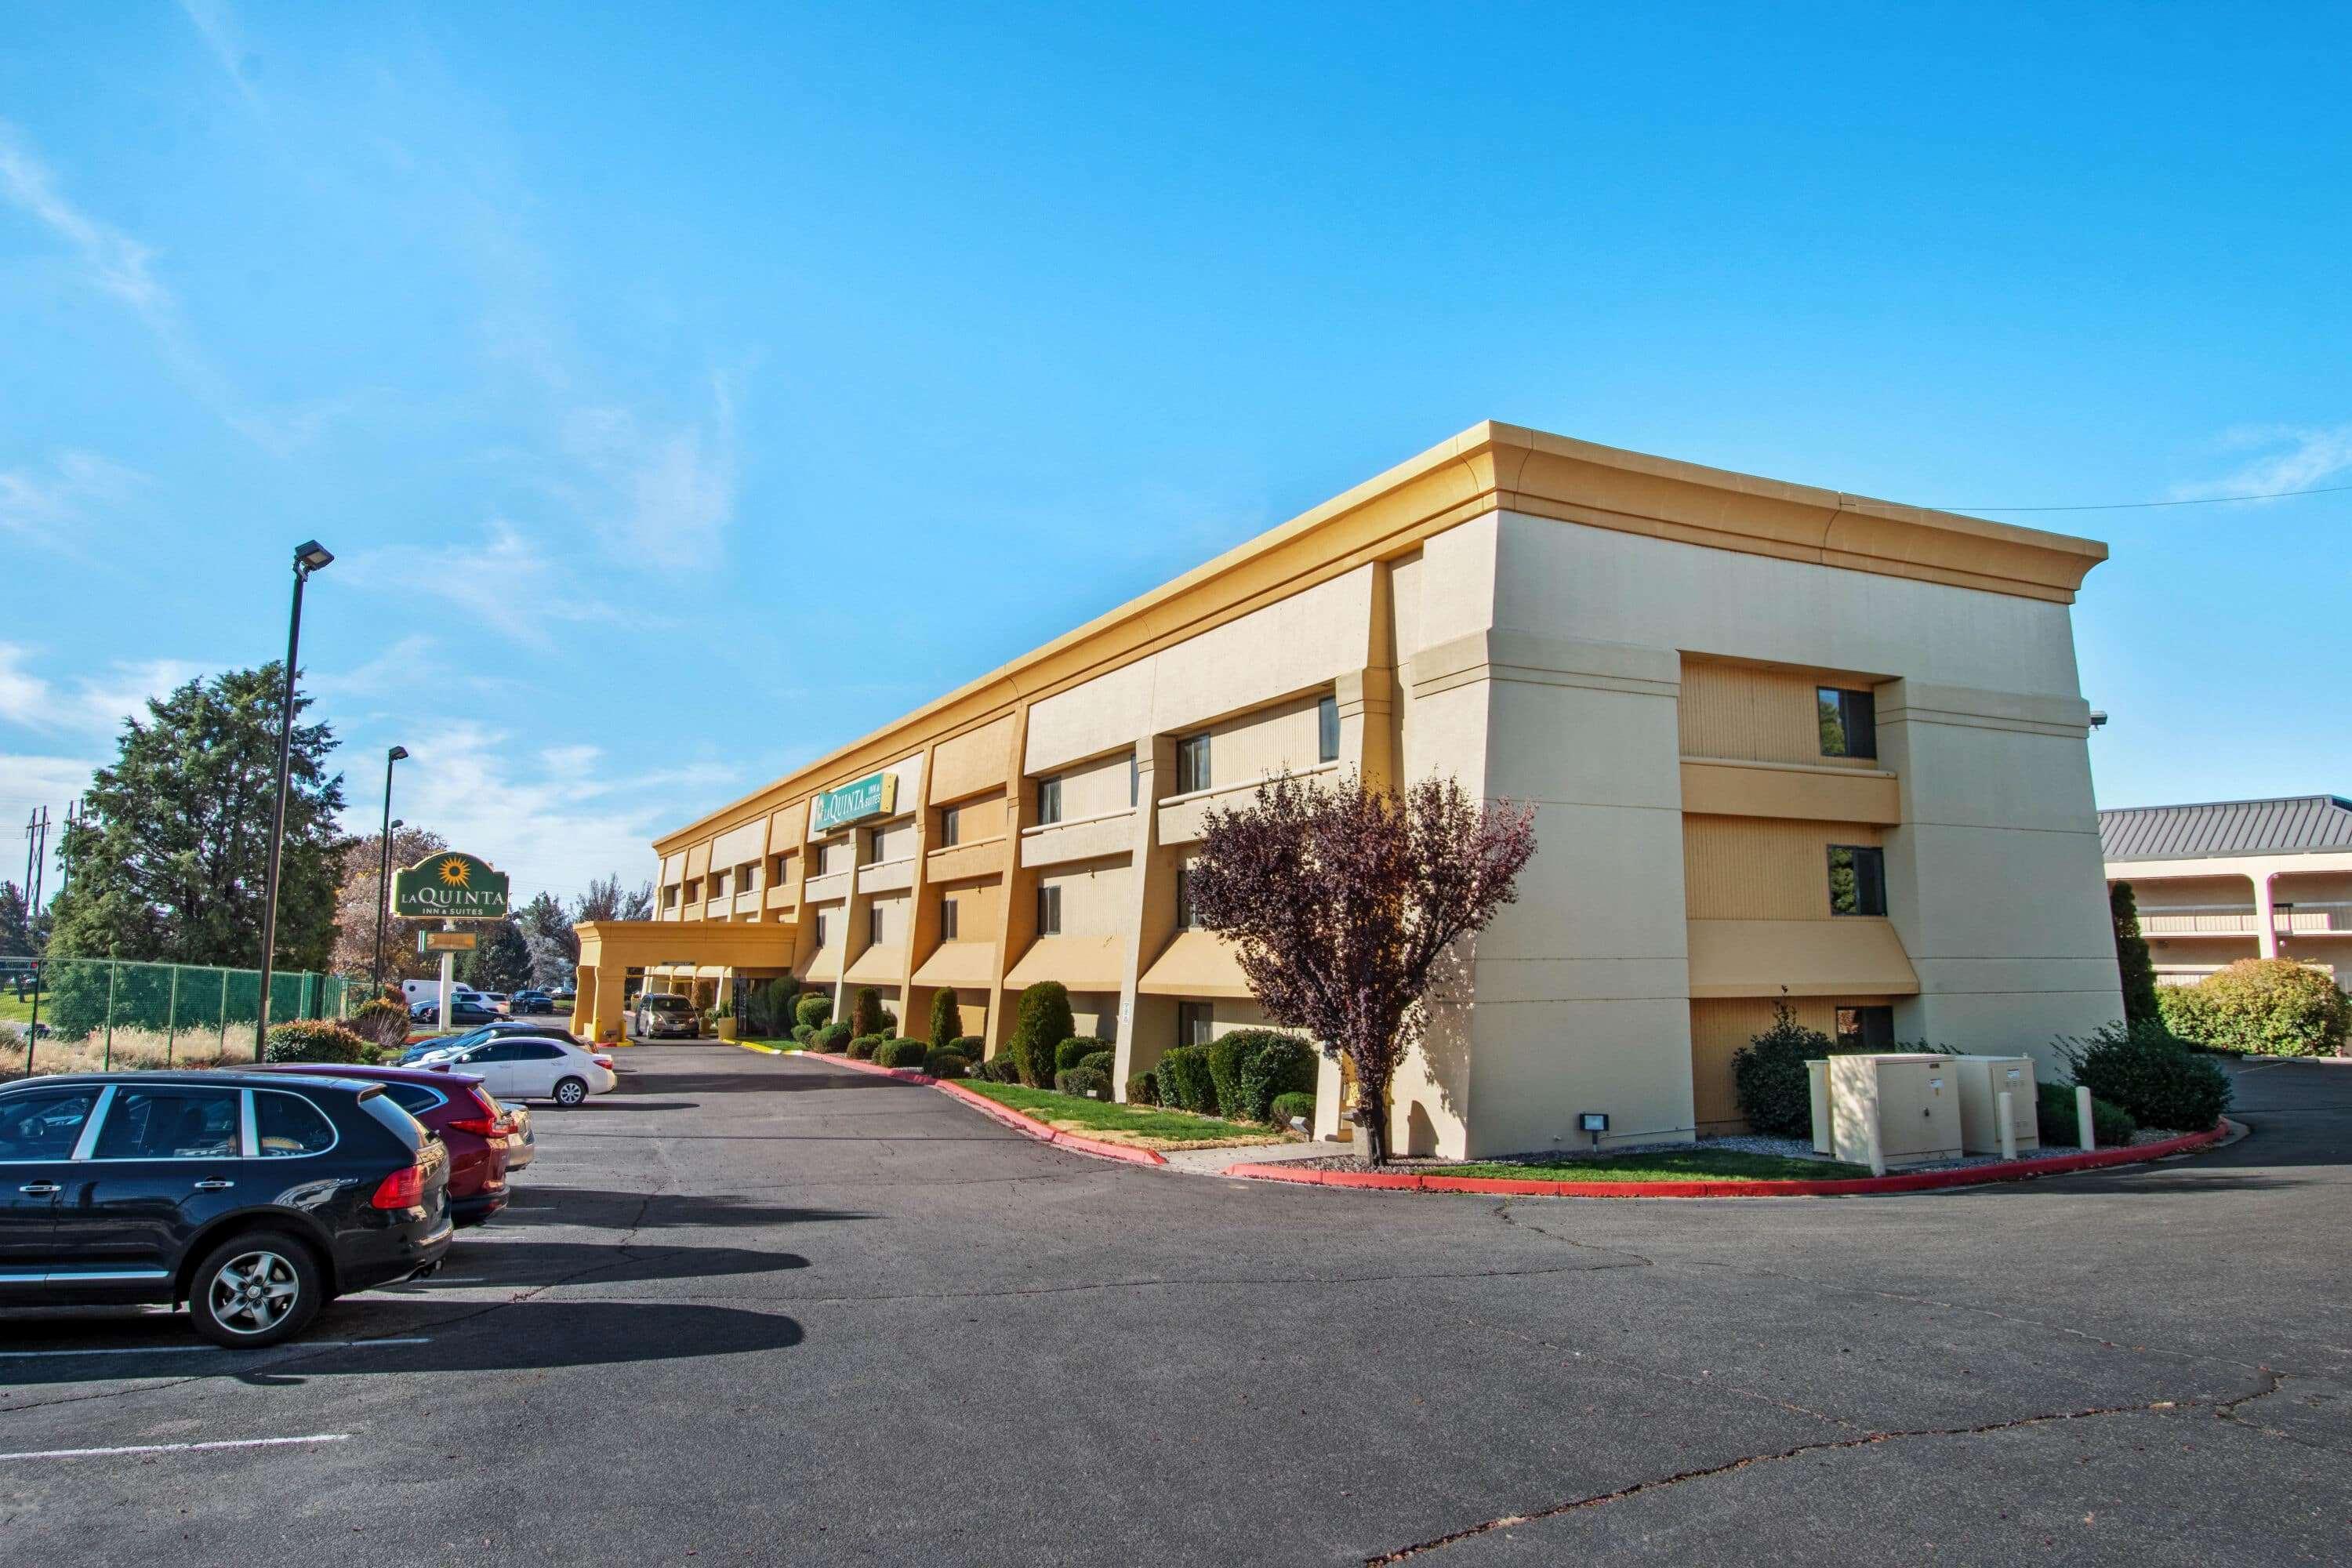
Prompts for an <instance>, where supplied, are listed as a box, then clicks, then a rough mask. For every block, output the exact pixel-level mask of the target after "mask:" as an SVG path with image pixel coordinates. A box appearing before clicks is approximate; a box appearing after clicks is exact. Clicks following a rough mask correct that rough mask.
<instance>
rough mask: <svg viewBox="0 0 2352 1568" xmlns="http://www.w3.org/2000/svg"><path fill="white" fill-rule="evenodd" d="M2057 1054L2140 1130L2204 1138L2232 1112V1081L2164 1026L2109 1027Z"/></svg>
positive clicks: (2064, 1044) (2063, 1045)
mask: <svg viewBox="0 0 2352 1568" xmlns="http://www.w3.org/2000/svg"><path fill="white" fill-rule="evenodd" d="M2058 1049H2059V1051H2060V1052H2061V1053H2062V1054H2063V1056H2064V1057H2065V1058H2066V1059H2067V1061H2068V1063H2069V1064H2070V1065H2071V1066H2072V1067H2073V1068H2074V1081H2075V1082H2076V1083H2078V1084H2081V1085H2082V1086H2083V1087H2084V1088H2085V1089H2089V1090H2090V1091H2091V1093H2092V1095H2093V1096H2094V1097H2095V1098H2096V1099H2099V1100H2111V1101H2113V1102H2114V1103H2115V1104H2116V1105H2119V1106H2121V1107H2122V1108H2123V1109H2124V1110H2126V1111H2128V1112H2130V1113H2131V1118H2132V1120H2133V1121H2137V1122H2138V1123H2139V1124H2140V1125H2141V1126H2142V1127H2166V1128H2170V1129H2173V1130H2174V1131H2181V1132H2202V1131H2205V1130H2206V1129H2208V1128H2210V1127H2211V1126H2212V1125H2213V1124H2214V1123H2215V1122H2216V1121H2220V1120H2221V1112H2223V1111H2224V1110H2228V1109H2229V1108H2230V1075H2229V1074H2227V1073H2225V1072H2223V1071H2222V1070H2221V1064H2220V1063H2218V1062H2215V1061H2214V1060H2212V1059H2211V1058H2209V1057H2200V1056H2198V1055H2196V1054H2194V1053H2193V1052H2191V1051H2190V1050H2189V1047H2186V1046H2184V1045H2182V1044H2181V1043H2180V1042H2179V1040H2177V1039H2175V1038H2173V1037H2172V1036H2171V1035H2170V1034H2169V1033H2168V1032H2167V1031H2166V1029H2165V1027H2164V1026H2163V1025H2161V1024H2157V1023H2140V1024H2132V1025H2128V1026H2126V1025H2123V1024H2109V1025H2107V1026H2105V1028H2102V1029H2100V1030H2099V1031H2098V1032H2097V1033H2095V1034H2094V1035H2092V1036H2090V1037H2087V1038H2085V1039H2080V1040H2069V1039H2062V1040H2060V1041H2059V1042H2058ZM2093 1114H2094V1117H2095V1116H2096V1112H2095V1111H2094V1113H2093Z"/></svg>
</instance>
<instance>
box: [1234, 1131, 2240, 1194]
mask: <svg viewBox="0 0 2352 1568" xmlns="http://www.w3.org/2000/svg"><path fill="white" fill-rule="evenodd" d="M2228 1131H2229V1130H2228V1129H2227V1128H2225V1127H2216V1128H2214V1129H2213V1130H2212V1131H2210V1132H2189V1133H2184V1134H2183V1135H2182V1136H2180V1137H2179V1138H2168V1139H2166V1140H2165V1141H2164V1142H2161V1143H2142V1144H2139V1145H2137V1146H2136V1147H2133V1148H2128V1149H2094V1150H2093V1151H2091V1152H2089V1153H2087V1154H2053V1155H2051V1156H2050V1157H2049V1158H2047V1159H2043V1160H2013V1161H2011V1162H2009V1163H2006V1164H2000V1165H1971V1166H1969V1168H1968V1169H1966V1170H1961V1171H1920V1172H1916V1173H1911V1174H1907V1175H1901V1176H1857V1177H1853V1178H1852V1179H1850V1180H1845V1181H1834V1182H1538V1181H1527V1182H1514V1181H1507V1180H1505V1179H1503V1178H1501V1177H1497V1176H1424V1175H1420V1174H1417V1173H1413V1172H1411V1171H1377V1172H1376V1171H1302V1170H1299V1169H1298V1168H1297V1167H1296V1166H1289V1165H1246V1164H1244V1165H1229V1166H1227V1167H1226V1168H1225V1172H1224V1173H1225V1174H1226V1175H1228V1176H1242V1177H1246V1178H1248V1179H1250V1180H1252V1181H1259V1182H1295V1183H1297V1184H1301V1185H1305V1186H1317V1187H1363V1188H1370V1189H1373V1190H1375V1191H1381V1192H1405V1193H1484V1194H1488V1195H1489V1196H1493V1197H1508V1198H1792V1197H1794V1198H1827V1197H1843V1196H1853V1195H1861V1194H1870V1193H1924V1192H1931V1191H1933V1190H1935V1189H1936V1188H1938V1187H1974V1186H1982V1185H1984V1184H1987V1183H1990V1182H2021V1181H2026V1180H2029V1179H2031V1178H2032V1177H2034V1176H2061V1175H2064V1174H2066V1173H2069V1172H2072V1171H2095V1170H2100V1169H2103V1168H2105V1167H2106V1166H2109V1165H2135V1164H2138V1163H2142V1162H2144V1161H2148V1160H2162V1159H2166V1158H2168V1157H2169V1156H2171V1155H2174V1154H2186V1153H2188V1152H2190V1151H2192V1150H2197V1149H2204V1148H2209V1147H2210V1146H2211V1145H2213V1144H2214V1143H2217V1142H2221V1139H2222V1138H2223V1137H2225V1136H2226V1135H2227V1133H2228Z"/></svg>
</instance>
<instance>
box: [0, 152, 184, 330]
mask: <svg viewBox="0 0 2352 1568" xmlns="http://www.w3.org/2000/svg"><path fill="white" fill-rule="evenodd" d="M0 195H6V197H7V198H8V200H9V201H10V202H11V203H13V204H14V205H16V206H17V207H19V208H21V209H23V210H24V211H25V212H26V213H27V214H29V215H30V216H32V217H33V218H34V219H36V220H37V222H39V223H41V224H42V225H43V226H46V227H47V228H48V229H49V231H50V232H51V233H53V234H55V235H56V236H57V237H58V238H60V239H62V240H64V241H65V242H66V243H67V244H68V245H70V246H71V247H73V248H74V249H75V250H77V251H79V252H80V254H81V258H82V260H83V261H84V263H85V264H86V265H87V266H88V267H89V276H90V280H91V281H92V282H94V283H96V284H97V285H98V286H99V287H100V288H101V289H105V290H106V291H107V292H108V293H110V294H112V295H114V296H115V297H116V298H118V299H120V300H123V301H124V302H125V303H127V304H129V305H130V306H131V308H132V309H133V310H137V311H139V312H140V313H141V314H142V315H144V316H147V317H149V318H150V319H151V320H154V319H160V318H162V317H163V316H164V315H166V314H167V313H168V312H169V311H170V310H171V309H172V295H171V292H170V290H168V289H165V288H164V287H163V284H162V283H160V282H158V281H157V280H156V279H155V274H154V272H153V270H152V268H151V266H150V265H149V264H150V263H151V262H152V261H153V259H154V257H155V253H154V252H153V251H152V250H150V249H149V248H148V247H146V246H144V245H142V244H141V243H140V242H139V241H137V240H136V239H133V238H132V237H131V236H129V235H127V234H125V233H123V232H122V231H121V229H119V228H116V227H114V226H112V225H110V224H107V223H102V222H100V220H99V219H97V218H95V217H92V216H90V215H89V214H88V213H86V212H84V211H83V210H82V209H81V208H80V207H79V206H77V205H74V204H73V203H72V202H70V201H68V200H67V199H66V197H65V195H64V193H63V192H61V191H60V190H59V189H58V179H57V175H56V174H54V173H52V172H51V170H50V168H49V166H48V165H47V163H43V162H42V161H41V159H40V158H39V157H38V155H37V154H36V153H34V151H33V149H32V145H31V143H30V142H26V140H25V137H24V134H23V132H19V131H18V130H17V129H16V127H15V126H14V125H12V124H10V123H8V122H7V121H5V120H0Z"/></svg>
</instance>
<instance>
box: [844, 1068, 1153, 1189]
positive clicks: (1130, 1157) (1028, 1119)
mask: <svg viewBox="0 0 2352 1568" xmlns="http://www.w3.org/2000/svg"><path fill="white" fill-rule="evenodd" d="M817 1059H818V1060H820V1061H828V1062H838V1063H840V1064H841V1065H842V1066H843V1067H845V1068H856V1070H857V1071H859V1072H863V1073H872V1074H873V1075H875V1076H876V1077H877V1078H895V1079H898V1081H899V1082H900V1083H918V1084H926V1085H929V1087H930V1088H932V1089H938V1090H939V1091H940V1093H942V1094H945V1095H950V1096H951V1097H953V1098H954V1099H957V1100H962V1101H963V1102H964V1103H965V1104H966V1105H969V1106H971V1108H972V1109H973V1110H977V1111H979V1112H980V1113H981V1114H982V1115H983V1116H987V1117H991V1118H993V1119H994V1120H996V1121H1001V1122H1003V1124H1004V1125H1005V1126H1007V1127H1010V1128H1012V1129H1013V1131H1015V1132H1019V1133H1023V1134H1025V1135H1026V1136H1028V1137H1031V1138H1034V1139H1036V1140H1037V1141H1038V1142H1042V1143H1052V1144H1055V1145H1056V1146H1057V1147H1060V1148H1064V1149H1069V1150H1073V1151H1075V1152H1077V1153H1080V1154H1092V1155H1093V1156H1094V1157H1095V1158H1096V1159H1097V1160H1118V1161H1121V1162H1123V1163H1127V1164H1129V1165H1165V1164H1166V1163H1168V1162H1167V1161H1165V1160H1163V1159H1161V1158H1160V1152H1159V1151H1158V1150H1156V1149H1131V1148H1129V1147H1128V1146H1127V1145H1126V1144H1124V1143H1106V1142H1103V1141H1102V1140H1101V1139H1099V1138H1087V1137H1083V1136H1081V1135H1079V1134H1078V1133H1076V1132H1065V1131H1062V1130H1061V1129H1060V1128H1058V1127H1048V1126H1046V1125H1045V1123H1044V1122H1042V1121H1038V1120H1037V1119H1036V1118H1034V1117H1033V1116H1024V1115H1022V1114H1021V1112H1019V1111H1017V1110H1013V1108H1012V1107H1011V1106H1009V1105H999V1104H998V1103H997V1102H996V1101H994V1100H991V1099H989V1098H988V1096H986V1095H984V1094H974V1093H973V1092H972V1091H971V1090H970V1089H966V1088H964V1087H963V1086H962V1085H961V1084H959V1083H950V1082H949V1081H947V1080H946V1079H936V1078H933V1077H932V1076H931V1075H930V1074H929V1073H924V1072H917V1071H916V1070H915V1069H914V1068H881V1067H876V1066H875V1065H874V1064H873V1063H872V1062H861V1061H858V1060H857V1059H856V1058H853V1057H836V1056H831V1055H819V1056H818V1057H817Z"/></svg>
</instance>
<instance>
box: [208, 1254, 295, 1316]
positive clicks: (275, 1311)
mask: <svg viewBox="0 0 2352 1568" xmlns="http://www.w3.org/2000/svg"><path fill="white" fill-rule="evenodd" d="M208 1295H209V1298H210V1302H211V1306H212V1314H213V1318H214V1320H215V1321H217V1322H218V1323H219V1324H220V1325H221V1327H223V1328H225V1329H226V1330H228V1331H230V1332H231V1333H237V1334H265V1333H268V1331H270V1330H272V1329H274V1328H276V1327H277V1326H278V1324H280V1323H282V1322H284V1321H286V1317H287V1314H289V1312H291V1311H293V1310H294V1309H295V1307H296V1305H297V1304H298V1303H299V1301H300V1300H301V1295H302V1281H301V1279H300V1278H299V1276H298V1275H297V1274H296V1273H295V1272H294V1265H293V1264H291V1263H289V1262H288V1261H287V1260H286V1259H285V1258H283V1257H281V1256H279V1255H278V1253H275V1252H271V1251H268V1250H266V1249H257V1250H255V1251H252V1252H244V1253H239V1254H238V1255H237V1256H236V1257H235V1258H230V1259H229V1260H228V1261H227V1262H226V1263H224V1264H222V1265H221V1267H220V1269H219V1271H218V1272H217V1273H215V1275H214V1276H213V1284H212V1289H211V1290H210V1291H209V1292H208Z"/></svg>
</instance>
